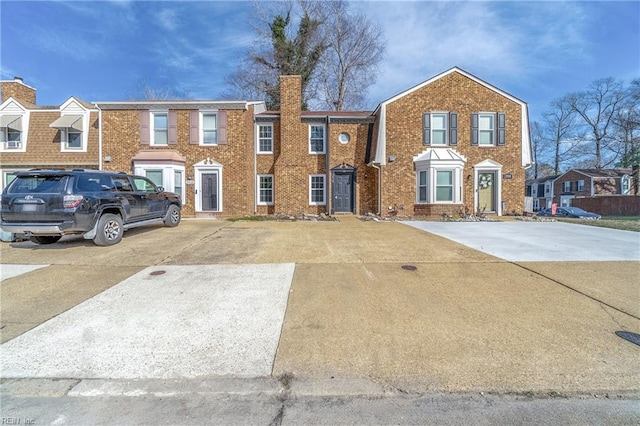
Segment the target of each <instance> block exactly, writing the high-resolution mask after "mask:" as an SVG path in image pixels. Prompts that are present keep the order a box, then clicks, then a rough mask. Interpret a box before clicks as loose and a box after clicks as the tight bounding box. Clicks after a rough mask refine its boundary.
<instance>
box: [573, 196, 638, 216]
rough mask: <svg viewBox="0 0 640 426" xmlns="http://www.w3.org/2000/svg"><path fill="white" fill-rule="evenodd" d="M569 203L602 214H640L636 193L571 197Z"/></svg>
mask: <svg viewBox="0 0 640 426" xmlns="http://www.w3.org/2000/svg"><path fill="white" fill-rule="evenodd" d="M571 205H572V206H574V207H579V208H581V209H583V210H587V211H590V212H594V213H598V214H601V215H602V216H640V196H638V195H601V196H598V197H585V198H573V199H572V200H571Z"/></svg>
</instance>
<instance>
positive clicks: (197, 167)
mask: <svg viewBox="0 0 640 426" xmlns="http://www.w3.org/2000/svg"><path fill="white" fill-rule="evenodd" d="M222 168H223V167H222V164H220V163H218V162H216V161H213V160H211V159H210V158H207V159H206V160H203V161H200V162H199V163H196V164H194V165H193V169H194V172H195V173H194V178H195V191H194V197H195V202H194V209H195V212H196V213H214V212H215V213H220V212H222V211H223V206H222V201H223V197H222V191H223V186H222ZM206 173H217V174H218V210H204V211H203V210H202V199H201V194H200V193H199V191H200V190H201V189H202V175H203V174H206Z"/></svg>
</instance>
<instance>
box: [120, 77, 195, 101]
mask: <svg viewBox="0 0 640 426" xmlns="http://www.w3.org/2000/svg"><path fill="white" fill-rule="evenodd" d="M189 98H191V95H190V94H189V92H185V91H180V90H176V89H173V88H171V87H155V86H152V85H151V84H150V83H149V82H148V81H147V80H144V79H141V80H138V83H137V84H136V89H135V91H134V93H132V94H130V95H129V99H130V100H138V101H164V100H171V99H174V100H175V99H189Z"/></svg>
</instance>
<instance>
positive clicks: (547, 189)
mask: <svg viewBox="0 0 640 426" xmlns="http://www.w3.org/2000/svg"><path fill="white" fill-rule="evenodd" d="M549 192H551V184H550V183H546V184H545V185H544V194H545V195H549Z"/></svg>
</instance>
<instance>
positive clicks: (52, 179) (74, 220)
mask: <svg viewBox="0 0 640 426" xmlns="http://www.w3.org/2000/svg"><path fill="white" fill-rule="evenodd" d="M15 176H16V177H15V179H14V180H13V181H11V183H10V184H9V185H7V187H6V188H5V189H4V191H3V192H2V209H1V212H0V213H1V215H2V225H0V226H1V227H2V230H4V231H6V232H11V233H16V234H26V235H27V236H28V237H29V238H30V239H31V241H33V242H34V243H38V244H52V243H55V242H57V241H58V240H59V239H60V238H61V237H62V236H63V235H68V234H82V235H83V236H84V238H85V239H92V240H93V242H94V243H95V244H97V245H99V246H108V245H112V244H116V243H118V242H119V241H120V240H121V239H122V233H123V232H124V231H125V230H127V229H130V228H134V227H137V226H143V225H149V224H153V223H164V224H165V225H166V226H177V225H178V224H179V223H180V208H181V206H182V203H181V202H180V197H179V196H178V195H177V194H174V193H172V192H165V191H164V189H163V188H162V187H161V186H160V187H158V186H156V185H155V184H154V183H153V182H151V181H150V180H149V179H147V178H146V177H143V176H132V175H127V174H125V173H115V172H105V171H98V170H84V169H73V170H30V171H24V172H17V173H16V175H15Z"/></svg>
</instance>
